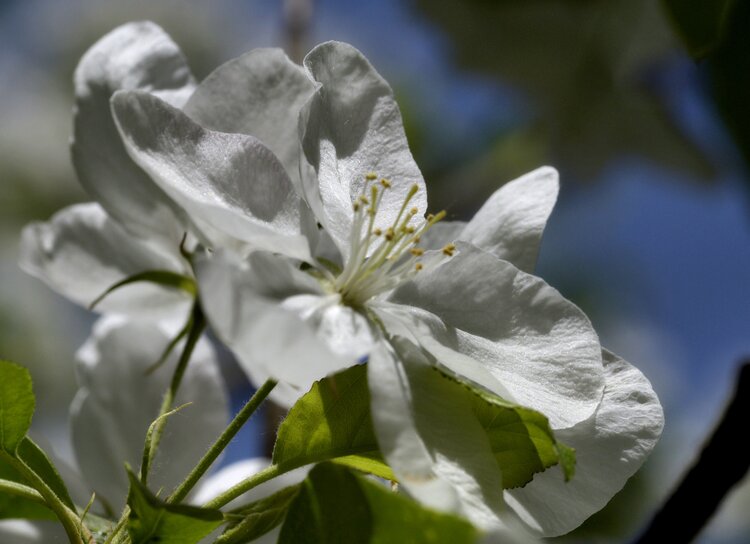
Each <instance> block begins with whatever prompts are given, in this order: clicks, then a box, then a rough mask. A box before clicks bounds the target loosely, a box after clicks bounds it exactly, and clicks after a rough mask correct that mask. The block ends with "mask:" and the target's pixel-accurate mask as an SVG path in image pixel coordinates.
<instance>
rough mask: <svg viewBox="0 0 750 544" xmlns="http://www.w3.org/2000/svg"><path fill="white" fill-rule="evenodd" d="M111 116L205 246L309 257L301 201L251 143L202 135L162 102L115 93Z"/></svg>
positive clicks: (240, 137) (274, 162)
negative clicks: (237, 245)
mask: <svg viewBox="0 0 750 544" xmlns="http://www.w3.org/2000/svg"><path fill="white" fill-rule="evenodd" d="M112 111H113V113H114V115H115V119H116V122H117V125H118V128H119V129H120V132H121V135H122V137H123V140H124V141H125V145H126V147H127V149H128V152H129V153H130V154H131V156H132V157H133V159H134V160H135V161H136V162H137V163H138V164H139V165H140V166H141V167H142V168H143V169H144V170H145V171H146V172H148V173H149V174H150V175H151V177H152V178H153V180H154V181H155V182H156V183H158V184H159V185H160V186H161V187H162V189H164V191H166V192H167V193H168V194H169V195H170V197H172V198H173V199H174V200H175V201H176V202H178V203H179V204H180V206H182V207H183V208H184V209H185V210H186V211H187V212H188V213H189V214H190V217H191V220H192V222H193V224H194V225H195V226H196V227H198V231H199V232H203V235H204V238H206V239H207V241H208V242H209V243H211V244H212V245H217V246H223V245H224V244H225V243H226V240H227V239H229V240H238V241H241V242H243V243H246V244H248V245H250V246H252V247H254V248H257V249H268V250H272V251H277V252H280V253H284V254H287V255H292V256H295V257H300V258H303V259H304V258H309V247H308V244H307V240H306V239H305V237H304V236H303V235H302V234H301V225H300V206H301V205H302V202H301V200H300V198H299V197H298V196H297V193H296V192H295V190H294V187H293V186H292V182H291V181H290V180H289V176H287V175H286V172H284V167H283V166H282V165H281V163H280V162H279V161H278V159H277V158H276V157H275V156H274V154H273V153H272V152H271V151H270V150H269V149H268V148H267V147H265V146H264V145H263V144H262V143H261V142H260V141H259V140H258V139H257V138H254V137H252V136H247V135H245V134H225V133H223V132H213V131H210V130H206V129H204V128H202V127H200V126H199V125H197V124H196V123H194V122H193V121H191V120H190V118H189V117H188V116H187V115H185V114H184V113H182V112H181V111H180V110H178V109H176V108H173V107H172V106H170V105H169V104H167V103H166V102H164V101H162V100H160V99H158V98H156V97H154V96H152V95H149V94H146V93H142V92H121V93H117V94H116V95H115V96H114V97H113V98H112Z"/></svg>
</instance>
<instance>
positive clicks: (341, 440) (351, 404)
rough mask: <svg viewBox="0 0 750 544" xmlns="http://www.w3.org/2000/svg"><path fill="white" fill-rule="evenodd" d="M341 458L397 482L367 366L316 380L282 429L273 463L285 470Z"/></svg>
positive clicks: (277, 437)
mask: <svg viewBox="0 0 750 544" xmlns="http://www.w3.org/2000/svg"><path fill="white" fill-rule="evenodd" d="M336 458H340V461H341V462H342V464H346V465H348V466H352V467H354V468H358V469H360V470H366V471H368V472H372V473H373V474H376V475H378V476H381V477H383V478H387V479H393V474H392V472H391V470H390V469H389V468H388V466H387V465H386V464H385V463H384V462H383V460H382V457H381V455H380V451H379V449H378V443H377V441H376V440H375V433H374V431H373V428H372V419H371V418H370V393H369V390H368V388H367V369H366V367H365V365H357V366H353V367H351V368H348V369H346V370H343V371H341V372H338V373H336V374H333V375H331V376H327V377H326V378H323V379H322V380H320V381H317V382H315V384H313V386H312V388H311V389H310V391H309V392H308V393H306V394H305V395H304V396H303V397H302V398H301V399H300V400H299V401H297V403H296V404H295V405H294V406H293V407H292V409H291V410H290V411H289V415H287V417H286V419H285V420H284V422H283V423H282V424H281V426H279V431H278V434H277V436H276V445H275V447H274V450H273V463H274V464H276V465H279V467H280V468H281V469H282V470H286V469H291V468H296V467H300V466H303V465H306V464H309V463H317V462H320V461H327V460H330V459H336Z"/></svg>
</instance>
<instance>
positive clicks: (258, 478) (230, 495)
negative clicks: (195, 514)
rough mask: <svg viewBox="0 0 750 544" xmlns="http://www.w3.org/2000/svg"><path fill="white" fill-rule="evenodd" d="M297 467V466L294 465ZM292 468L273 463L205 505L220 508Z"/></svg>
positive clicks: (205, 506)
mask: <svg viewBox="0 0 750 544" xmlns="http://www.w3.org/2000/svg"><path fill="white" fill-rule="evenodd" d="M292 468H296V467H292ZM292 468H287V469H283V470H282V469H281V468H280V467H279V465H271V466H269V467H266V468H265V469H263V470H261V471H260V472H257V473H255V474H253V475H252V476H250V477H249V478H246V479H245V480H242V481H241V482H240V483H238V484H237V485H235V486H233V487H230V488H229V489H227V490H226V491H224V493H221V494H220V495H217V496H216V497H214V498H213V499H212V500H210V501H208V502H207V503H206V504H204V505H203V507H204V508H213V509H218V508H221V507H222V506H226V504H227V503H230V502H231V501H233V500H234V499H236V498H237V497H239V496H240V495H242V494H243V493H245V492H247V491H250V490H251V489H253V488H254V487H257V486H259V485H260V484H262V483H264V482H267V481H268V480H273V479H274V478H276V476H280V475H282V474H284V473H286V472H289V471H290V470H292Z"/></svg>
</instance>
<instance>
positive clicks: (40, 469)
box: [16, 436, 76, 512]
mask: <svg viewBox="0 0 750 544" xmlns="http://www.w3.org/2000/svg"><path fill="white" fill-rule="evenodd" d="M16 456H17V457H18V458H19V459H20V460H21V461H23V462H24V463H26V466H28V467H29V468H30V469H31V470H33V471H34V472H35V473H36V474H37V476H39V477H40V478H41V479H42V480H44V483H46V484H47V486H49V488H50V489H51V490H52V492H53V493H54V494H55V495H56V496H57V498H58V499H60V501H61V502H62V503H63V504H64V505H65V506H67V507H68V508H70V509H71V510H73V511H74V512H75V509H76V507H75V504H74V503H73V499H72V498H71V497H70V493H68V488H67V487H66V485H65V482H63V479H62V478H61V477H60V473H59V472H58V471H57V469H56V468H55V466H54V465H53V464H52V461H50V459H49V457H47V454H46V453H44V451H43V450H42V448H40V447H39V446H37V445H36V444H35V443H34V441H33V440H31V439H30V438H29V437H28V436H27V437H24V439H23V440H22V441H21V443H20V444H19V445H18V449H17V450H16Z"/></svg>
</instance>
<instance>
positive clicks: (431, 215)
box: [427, 213, 435, 223]
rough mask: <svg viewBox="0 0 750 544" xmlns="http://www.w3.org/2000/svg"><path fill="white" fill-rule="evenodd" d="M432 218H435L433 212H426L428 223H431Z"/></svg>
mask: <svg viewBox="0 0 750 544" xmlns="http://www.w3.org/2000/svg"><path fill="white" fill-rule="evenodd" d="M433 219H435V214H432V213H428V214H427V221H429V222H430V223H432V221H433Z"/></svg>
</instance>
